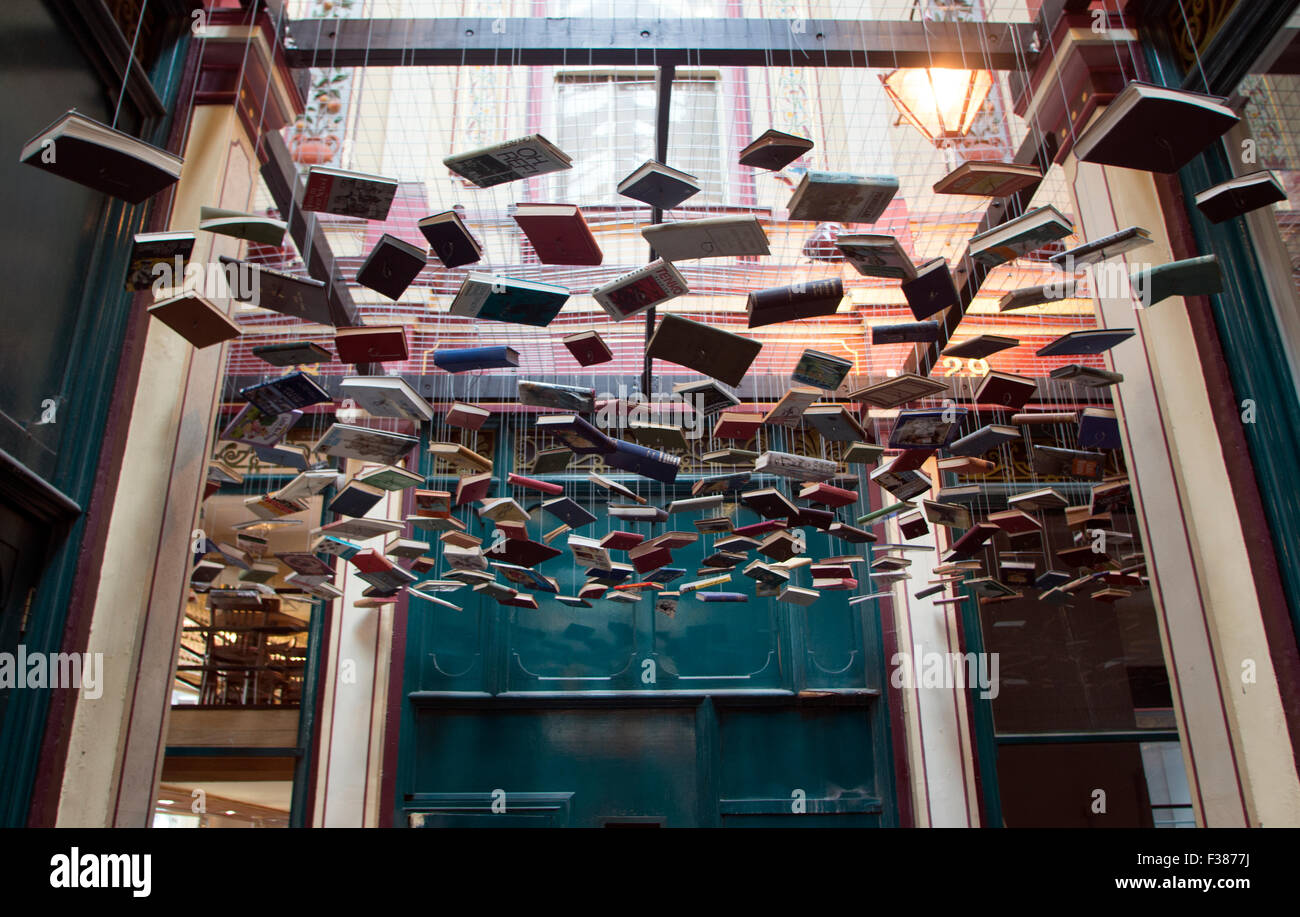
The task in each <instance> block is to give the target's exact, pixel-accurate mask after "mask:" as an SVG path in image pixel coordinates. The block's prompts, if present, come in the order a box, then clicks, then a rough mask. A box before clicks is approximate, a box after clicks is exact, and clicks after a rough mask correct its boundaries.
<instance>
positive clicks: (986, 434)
mask: <svg viewBox="0 0 1300 917" xmlns="http://www.w3.org/2000/svg"><path fill="white" fill-rule="evenodd" d="M1019 438H1020V428H1019V427H1012V426H1008V425H1006V424H996V423H992V424H986V425H985V426H982V427H980V428H979V429H978V430H976V431H975V432H974V433H968V434H966V435H965V436H963V437H962V438H961V439H957V440H954V441H953V442H952V444H951V445H949V446H948V451H949V452H951V453H952V454H953V455H970V456H980V455H984V454H985V453H987V452H991V451H993V450H994V449H996V448H998V447H999V446H1001V445H1002V444H1003V443H1007V442H1010V441H1011V440H1013V439H1019Z"/></svg>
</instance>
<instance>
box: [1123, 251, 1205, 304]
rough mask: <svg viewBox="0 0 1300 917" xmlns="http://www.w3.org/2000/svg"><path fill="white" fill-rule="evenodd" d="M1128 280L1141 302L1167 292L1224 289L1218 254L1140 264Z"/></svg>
mask: <svg viewBox="0 0 1300 917" xmlns="http://www.w3.org/2000/svg"><path fill="white" fill-rule="evenodd" d="M1129 284H1130V286H1132V288H1133V291H1134V292H1135V293H1137V297H1138V301H1139V302H1141V303H1142V305H1144V306H1154V305H1155V304H1156V303H1158V302H1160V301H1161V300H1163V299H1168V298H1169V297H1170V296H1210V295H1213V294H1215V293H1222V292H1223V274H1222V272H1221V271H1220V270H1219V258H1218V256H1217V255H1204V256H1202V257H1200V258H1186V259H1184V260H1182V261H1170V262H1169V263H1167V264H1158V265H1156V266H1155V267H1151V268H1141V269H1139V270H1136V271H1134V272H1133V274H1132V275H1131V276H1130V277H1129Z"/></svg>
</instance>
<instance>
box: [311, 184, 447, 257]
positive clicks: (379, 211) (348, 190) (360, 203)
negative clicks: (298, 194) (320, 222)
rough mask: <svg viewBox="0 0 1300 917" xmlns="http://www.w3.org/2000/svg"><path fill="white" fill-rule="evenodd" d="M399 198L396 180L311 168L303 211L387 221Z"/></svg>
mask: <svg viewBox="0 0 1300 917" xmlns="http://www.w3.org/2000/svg"><path fill="white" fill-rule="evenodd" d="M396 195H397V179H395V178H388V177H386V176H383V175H371V174H369V173H366V172H353V171H350V170H347V169H332V168H330V167H328V166H311V167H310V168H308V169H307V186H306V188H305V190H304V191H303V195H302V209H303V212H305V213H311V212H317V211H319V212H323V213H336V214H339V215H341V216H350V217H356V218H358V219H363V220H383V219H386V218H387V217H388V210H389V208H390V207H391V206H392V204H393V198H394V197H395V196H396ZM422 254H423V253H422Z"/></svg>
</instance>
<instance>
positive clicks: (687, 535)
mask: <svg viewBox="0 0 1300 917" xmlns="http://www.w3.org/2000/svg"><path fill="white" fill-rule="evenodd" d="M699 540H700V533H699V532H664V533H663V534H662V535H657V536H655V537H654V538H651V539H650V540H649V541H647V542H646V544H654V545H660V546H662V547H665V548H667V549H668V550H670V551H676V550H677V549H678V548H684V547H686V546H687V545H688V544H695V542H697V541H699Z"/></svg>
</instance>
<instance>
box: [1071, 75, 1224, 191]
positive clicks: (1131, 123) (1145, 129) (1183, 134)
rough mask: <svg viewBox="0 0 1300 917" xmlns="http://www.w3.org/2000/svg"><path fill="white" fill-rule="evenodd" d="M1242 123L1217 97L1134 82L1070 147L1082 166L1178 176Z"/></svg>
mask: <svg viewBox="0 0 1300 917" xmlns="http://www.w3.org/2000/svg"><path fill="white" fill-rule="evenodd" d="M1240 120H1241V118H1240V117H1239V116H1238V115H1237V113H1236V112H1234V111H1233V110H1232V109H1231V108H1229V107H1228V105H1227V101H1226V100H1225V99H1223V98H1220V97H1219V96H1211V95H1204V94H1202V93H1199V92H1187V91H1185V90H1181V89H1167V88H1165V87H1163V86H1156V85H1154V84H1152V83H1143V82H1138V81H1134V82H1131V83H1129V84H1128V85H1127V86H1125V87H1124V89H1123V91H1121V92H1120V94H1119V95H1117V96H1116V97H1115V99H1114V100H1113V101H1112V102H1111V103H1110V105H1108V106H1106V110H1105V111H1104V112H1102V113H1101V115H1100V116H1099V117H1098V118H1097V119H1096V120H1095V121H1093V123H1092V125H1091V126H1090V127H1089V128H1088V129H1087V130H1086V131H1084V133H1083V136H1082V137H1080V138H1079V140H1078V142H1077V143H1076V144H1075V145H1074V153H1075V155H1076V156H1078V157H1079V159H1080V160H1082V161H1083V162H1096V163H1101V164H1102V165H1108V166H1121V167H1122V168H1125V169H1140V170H1142V171H1144V172H1162V173H1169V172H1177V171H1178V170H1179V169H1181V168H1182V167H1183V166H1185V165H1186V164H1187V163H1188V162H1190V161H1191V160H1192V158H1193V157H1195V156H1197V155H1198V154H1199V153H1200V152H1201V151H1202V150H1204V149H1205V148H1206V147H1207V146H1209V145H1210V144H1211V143H1213V142H1214V141H1215V140H1218V139H1219V138H1220V137H1222V136H1223V135H1224V134H1225V133H1227V132H1228V131H1229V130H1231V129H1232V126H1233V125H1234V124H1236V123H1237V122H1238V121H1240Z"/></svg>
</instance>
